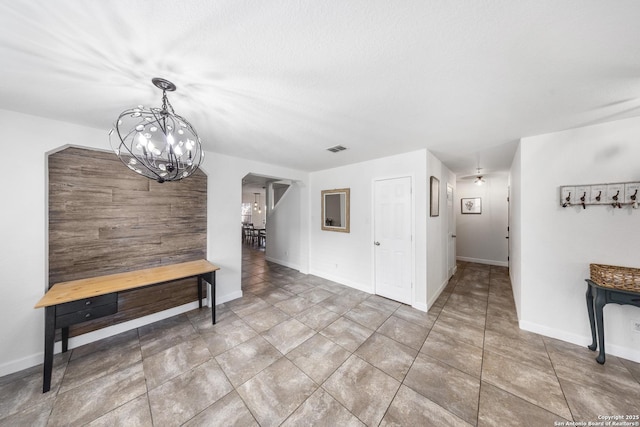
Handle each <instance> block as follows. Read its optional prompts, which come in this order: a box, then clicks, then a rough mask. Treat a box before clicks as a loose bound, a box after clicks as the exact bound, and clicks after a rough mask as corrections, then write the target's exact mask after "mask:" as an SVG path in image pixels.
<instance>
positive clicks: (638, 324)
mask: <svg viewBox="0 0 640 427" xmlns="http://www.w3.org/2000/svg"><path fill="white" fill-rule="evenodd" d="M631 329H632V330H633V332H637V333H639V334H640V320H632V321H631Z"/></svg>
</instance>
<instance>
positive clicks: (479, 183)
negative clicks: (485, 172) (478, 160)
mask: <svg viewBox="0 0 640 427" xmlns="http://www.w3.org/2000/svg"><path fill="white" fill-rule="evenodd" d="M481 169H482V168H477V172H476V174H477V175H478V176H477V177H476V179H475V181H473V183H474V184H476V185H482V184H484V183H485V182H486V181H485V180H484V178H483V177H482V175H480V170H481Z"/></svg>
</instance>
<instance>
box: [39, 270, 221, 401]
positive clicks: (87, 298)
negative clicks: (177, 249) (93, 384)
mask: <svg viewBox="0 0 640 427" xmlns="http://www.w3.org/2000/svg"><path fill="white" fill-rule="evenodd" d="M219 269H220V267H217V266H215V265H213V264H211V263H210V262H209V261H206V260H198V261H189V262H184V263H180V264H171V265H164V266H161V267H153V268H146V269H143V270H136V271H130V272H127V273H117V274H109V275H106V276H98V277H91V278H88V279H81V280H73V281H70V282H61V283H56V284H54V285H53V286H52V287H51V288H50V289H49V290H48V291H47V292H46V293H45V294H44V296H43V297H42V298H41V299H40V301H38V303H37V304H36V305H35V308H44V309H45V322H44V374H43V381H42V392H43V393H46V392H48V391H49V389H50V388H51V373H52V370H53V345H54V341H55V331H56V329H62V351H63V352H66V351H67V348H68V340H69V326H71V325H75V324H78V323H82V322H86V321H88V320H93V319H97V318H99V317H104V316H108V315H110V314H115V313H117V312H118V293H119V292H124V291H129V290H132V289H139V288H143V287H147V286H154V285H160V284H162V283H167V282H172V281H174V280H180V279H187V278H190V277H197V278H198V285H197V286H198V304H199V306H200V308H202V294H203V292H202V281H203V280H204V281H206V282H208V283H210V284H211V322H212V323H214V324H215V323H216V271H217V270H219Z"/></svg>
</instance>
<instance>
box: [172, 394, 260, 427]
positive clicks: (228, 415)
mask: <svg viewBox="0 0 640 427" xmlns="http://www.w3.org/2000/svg"><path fill="white" fill-rule="evenodd" d="M229 426H237V427H258V422H257V421H256V420H255V418H253V415H251V412H250V411H249V409H248V408H247V406H246V405H245V404H244V402H243V401H242V399H241V398H240V396H239V395H238V392H236V391H235V390H234V391H232V392H231V393H229V394H227V395H226V396H224V397H223V398H222V399H220V400H218V401H217V402H215V403H214V404H213V405H211V406H209V407H208V408H207V409H205V410H204V411H202V412H200V413H199V414H198V415H196V416H195V417H193V418H192V419H190V420H189V421H187V422H186V423H185V424H184V427H229Z"/></svg>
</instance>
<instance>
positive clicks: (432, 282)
mask: <svg viewBox="0 0 640 427" xmlns="http://www.w3.org/2000/svg"><path fill="white" fill-rule="evenodd" d="M431 176H435V177H436V178H438V179H439V180H440V195H439V201H440V209H439V215H438V216H437V217H432V216H430V215H429V213H430V211H429V206H427V213H426V218H427V262H428V270H427V273H428V274H427V296H428V298H427V305H428V307H431V306H432V305H433V303H434V302H435V301H436V299H438V296H439V295H440V293H441V292H442V291H443V290H444V288H445V287H446V286H447V283H448V281H449V267H448V264H449V263H448V243H449V239H450V238H451V236H450V235H449V228H448V221H450V218H448V215H447V183H449V184H450V185H451V186H452V187H453V189H454V190H453V194H454V207H453V208H454V212H455V199H456V198H457V195H456V194H457V188H456V187H457V184H456V178H455V174H453V173H452V172H451V171H450V170H449V169H448V168H447V167H446V166H444V165H443V164H442V162H441V161H440V160H438V158H436V157H435V156H434V155H433V154H431V153H430V152H427V177H426V180H427V194H428V193H429V191H430V190H429V184H428V183H429V181H430V177H431ZM427 204H429V203H427Z"/></svg>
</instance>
